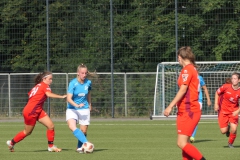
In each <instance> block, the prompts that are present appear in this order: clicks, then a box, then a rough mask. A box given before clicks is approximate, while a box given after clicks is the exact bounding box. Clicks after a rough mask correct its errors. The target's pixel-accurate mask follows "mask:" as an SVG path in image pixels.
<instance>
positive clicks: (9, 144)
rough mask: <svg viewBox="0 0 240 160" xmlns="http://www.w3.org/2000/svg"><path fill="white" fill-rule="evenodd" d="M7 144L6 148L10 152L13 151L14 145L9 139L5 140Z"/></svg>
mask: <svg viewBox="0 0 240 160" xmlns="http://www.w3.org/2000/svg"><path fill="white" fill-rule="evenodd" d="M7 145H8V149H9V150H10V152H14V145H12V144H11V141H10V140H8V141H7Z"/></svg>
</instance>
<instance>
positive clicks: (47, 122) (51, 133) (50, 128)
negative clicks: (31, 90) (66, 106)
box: [38, 111, 62, 152]
mask: <svg viewBox="0 0 240 160" xmlns="http://www.w3.org/2000/svg"><path fill="white" fill-rule="evenodd" d="M38 121H39V123H41V124H43V125H44V126H45V127H46V128H47V133H46V134H47V140H48V151H49V152H61V150H62V149H60V148H57V146H55V145H54V138H55V130H54V124H53V122H52V120H51V119H50V117H49V116H48V115H47V113H46V112H45V111H42V112H41V114H40V116H39V119H38Z"/></svg>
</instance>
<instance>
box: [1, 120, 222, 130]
mask: <svg viewBox="0 0 240 160" xmlns="http://www.w3.org/2000/svg"><path fill="white" fill-rule="evenodd" d="M199 123H200V124H216V123H218V122H217V121H216V122H199ZM19 125H22V124H14V125H11V124H9V125H6V124H4V125H2V124H1V123H0V128H1V127H4V126H19ZM37 125H41V124H37ZM54 125H55V126H56V125H59V126H62V125H64V126H65V125H67V124H63V123H61V124H59V123H55V124H54ZM90 125H91V126H175V125H176V123H160V124H151V123H148V124H141V123H139V124H136V123H135V124H131V123H130V124H125V123H121V124H115V123H100V124H94V123H93V124H90ZM77 126H78V125H77Z"/></svg>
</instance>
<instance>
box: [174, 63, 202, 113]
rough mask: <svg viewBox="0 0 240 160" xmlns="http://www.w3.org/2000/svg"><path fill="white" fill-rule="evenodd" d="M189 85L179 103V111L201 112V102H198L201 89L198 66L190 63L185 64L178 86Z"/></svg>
mask: <svg viewBox="0 0 240 160" xmlns="http://www.w3.org/2000/svg"><path fill="white" fill-rule="evenodd" d="M181 85H187V86H188V88H187V92H186V93H185V95H184V96H183V97H182V99H181V100H179V102H178V103H177V107H178V112H189V113H190V112H199V111H201V110H200V104H199V102H198V94H199V90H200V81H199V79H198V73H197V70H196V68H195V67H194V66H193V65H192V64H189V65H187V66H185V67H184V68H183V69H182V71H181V73H180V75H179V77H178V86H179V87H180V86H181Z"/></svg>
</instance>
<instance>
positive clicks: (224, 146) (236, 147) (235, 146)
mask: <svg viewBox="0 0 240 160" xmlns="http://www.w3.org/2000/svg"><path fill="white" fill-rule="evenodd" d="M233 147H234V148H240V146H239V145H237V146H235V145H233ZM223 148H229V147H228V146H223ZM234 148H233V149H234Z"/></svg>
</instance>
